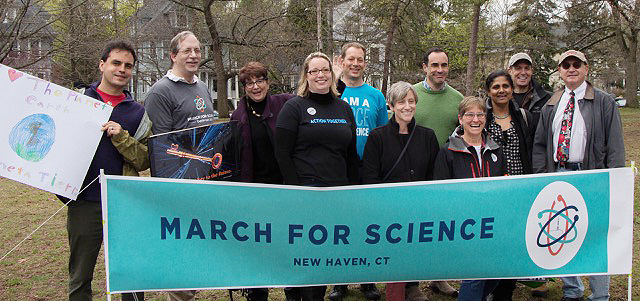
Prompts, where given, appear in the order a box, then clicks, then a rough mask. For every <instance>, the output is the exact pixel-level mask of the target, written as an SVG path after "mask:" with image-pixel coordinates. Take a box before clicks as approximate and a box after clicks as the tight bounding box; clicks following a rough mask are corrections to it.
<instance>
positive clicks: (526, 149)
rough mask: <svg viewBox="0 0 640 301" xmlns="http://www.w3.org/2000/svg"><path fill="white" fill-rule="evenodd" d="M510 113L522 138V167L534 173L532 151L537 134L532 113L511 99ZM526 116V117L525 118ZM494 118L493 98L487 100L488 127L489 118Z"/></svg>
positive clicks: (519, 136)
mask: <svg viewBox="0 0 640 301" xmlns="http://www.w3.org/2000/svg"><path fill="white" fill-rule="evenodd" d="M509 114H511V120H513V127H514V128H515V130H516V132H517V133H518V138H519V140H520V146H519V148H520V160H521V161H522V167H523V168H524V173H525V174H531V173H533V164H532V162H531V153H532V150H533V137H534V136H535V131H536V130H535V126H536V124H537V123H534V122H533V121H534V120H533V116H532V114H531V113H530V112H529V111H527V110H524V116H523V115H522V114H523V111H522V110H521V109H520V108H518V107H517V105H516V104H515V102H514V101H513V100H511V101H509ZM525 118H526V119H525ZM492 119H493V109H492V108H491V100H488V101H487V123H486V128H487V129H488V127H489V120H492Z"/></svg>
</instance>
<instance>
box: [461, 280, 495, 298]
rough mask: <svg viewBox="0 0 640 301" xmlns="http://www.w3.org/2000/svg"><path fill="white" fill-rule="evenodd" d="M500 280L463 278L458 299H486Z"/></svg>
mask: <svg viewBox="0 0 640 301" xmlns="http://www.w3.org/2000/svg"><path fill="white" fill-rule="evenodd" d="M499 281H500V280H498V279H487V280H462V283H461V284H460V293H459V294H458V301H485V300H487V296H488V295H489V294H491V292H492V291H493V289H494V288H496V286H497V285H498V282H499Z"/></svg>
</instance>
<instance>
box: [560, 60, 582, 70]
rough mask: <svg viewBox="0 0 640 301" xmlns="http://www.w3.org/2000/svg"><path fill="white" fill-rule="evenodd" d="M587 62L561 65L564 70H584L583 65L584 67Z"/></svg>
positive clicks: (563, 63)
mask: <svg viewBox="0 0 640 301" xmlns="http://www.w3.org/2000/svg"><path fill="white" fill-rule="evenodd" d="M584 64H585V62H583V61H580V60H578V61H574V62H573V63H569V62H562V63H560V67H561V68H562V69H564V70H569V68H571V66H573V68H575V69H580V68H582V65H584Z"/></svg>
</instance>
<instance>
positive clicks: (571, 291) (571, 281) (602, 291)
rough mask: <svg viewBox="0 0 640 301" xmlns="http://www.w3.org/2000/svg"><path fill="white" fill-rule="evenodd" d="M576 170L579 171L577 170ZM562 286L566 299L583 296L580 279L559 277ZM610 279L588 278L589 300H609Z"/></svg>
mask: <svg viewBox="0 0 640 301" xmlns="http://www.w3.org/2000/svg"><path fill="white" fill-rule="evenodd" d="M577 170H580V168H578V169H577ZM565 171H573V170H570V169H566V168H563V167H557V168H556V172H565ZM560 279H562V282H563V283H564V285H563V286H562V292H563V294H564V296H565V297H567V298H580V297H582V295H583V294H584V284H582V279H580V277H577V276H574V277H561V278H560ZM610 281H611V278H610V277H609V276H607V275H599V276H589V288H590V289H591V293H592V294H591V296H589V298H588V299H589V300H593V301H606V300H609V282H610Z"/></svg>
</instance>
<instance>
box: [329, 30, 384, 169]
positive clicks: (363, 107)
mask: <svg viewBox="0 0 640 301" xmlns="http://www.w3.org/2000/svg"><path fill="white" fill-rule="evenodd" d="M365 54H366V51H365V48H364V46H362V44H360V43H357V42H350V43H346V44H344V45H343V46H342V50H341V51H340V58H339V59H338V61H339V65H340V67H342V74H341V76H340V82H339V83H338V92H340V93H341V94H342V96H340V99H342V100H344V101H345V102H346V103H348V104H349V105H350V106H351V110H353V116H354V117H355V120H356V125H357V128H356V136H357V150H358V157H360V159H361V160H362V153H363V152H364V145H365V144H366V143H367V137H369V132H371V130H373V129H375V128H377V127H379V126H383V125H385V124H387V121H389V116H388V115H387V104H386V101H385V98H384V95H382V92H380V90H378V89H376V88H374V87H371V86H369V85H367V84H366V83H365V82H364V70H365V69H366V67H367V62H366V60H365ZM343 89H344V90H343Z"/></svg>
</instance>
